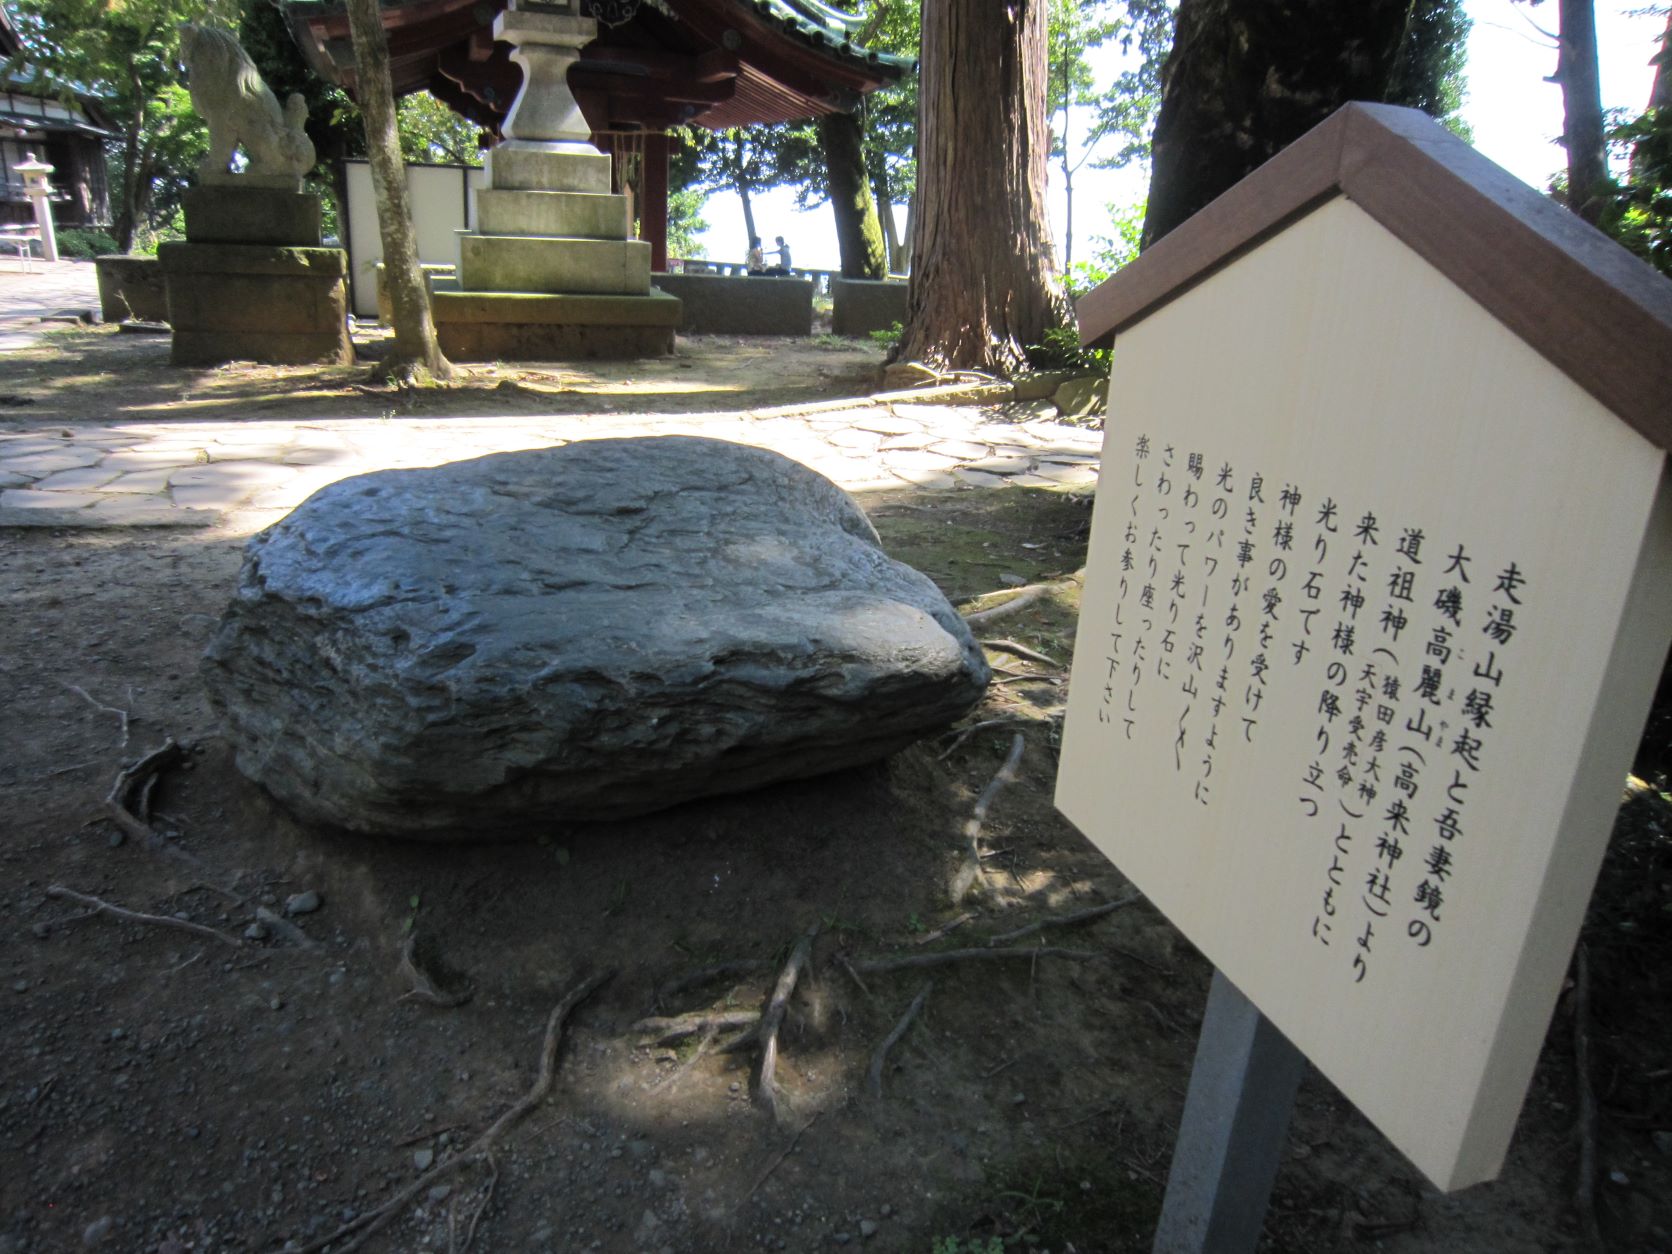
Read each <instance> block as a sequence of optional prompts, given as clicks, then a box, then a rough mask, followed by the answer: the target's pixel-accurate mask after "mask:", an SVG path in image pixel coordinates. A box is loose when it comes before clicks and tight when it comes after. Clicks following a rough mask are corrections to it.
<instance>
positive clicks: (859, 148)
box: [818, 113, 888, 279]
mask: <svg viewBox="0 0 1672 1254" xmlns="http://www.w3.org/2000/svg"><path fill="white" fill-rule="evenodd" d="M818 128H819V147H820V148H821V149H823V151H824V168H825V175H826V177H827V178H828V179H829V185H830V207H831V209H832V210H834V211H835V214H836V247H837V249H838V250H839V251H840V253H841V257H842V277H843V278H844V279H880V278H882V277H883V276H884V275H885V274H887V273H888V257H887V254H886V253H884V251H883V245H882V224H881V223H880V222H878V221H877V206H876V203H875V202H874V201H873V200H872V199H871V183H870V180H868V179H867V178H866V177H865V150H864V147H863V143H862V140H861V138H860V134H859V119H858V118H856V117H854V115H853V114H851V113H827V114H825V115H824V116H823V117H821V118H820V119H819V120H818Z"/></svg>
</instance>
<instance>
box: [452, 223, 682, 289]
mask: <svg viewBox="0 0 1672 1254" xmlns="http://www.w3.org/2000/svg"><path fill="white" fill-rule="evenodd" d="M459 288H460V290H462V291H466V292H549V293H554V294H557V293H577V294H609V295H621V296H644V295H647V294H648V293H649V291H650V245H649V244H647V243H645V242H644V241H643V240H597V239H565V240H558V239H543V238H539V237H534V236H522V235H476V234H472V233H470V232H463V231H461V232H460V233H459Z"/></svg>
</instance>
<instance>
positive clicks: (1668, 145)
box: [1598, 109, 1672, 275]
mask: <svg viewBox="0 0 1672 1254" xmlns="http://www.w3.org/2000/svg"><path fill="white" fill-rule="evenodd" d="M1608 139H1609V143H1610V145H1611V146H1613V147H1614V148H1615V150H1616V151H1617V152H1618V153H1619V154H1620V155H1621V156H1623V157H1624V158H1626V168H1627V173H1626V177H1625V179H1624V181H1623V182H1621V183H1619V184H1617V185H1616V188H1615V192H1614V195H1613V196H1612V197H1611V199H1610V201H1609V204H1608V208H1607V209H1606V210H1605V211H1604V213H1603V218H1602V221H1601V222H1600V223H1598V225H1599V226H1601V227H1602V229H1603V230H1604V231H1606V232H1608V234H1610V235H1612V236H1613V237H1614V238H1615V239H1616V240H1618V241H1619V242H1620V243H1621V244H1624V245H1625V246H1626V247H1627V248H1629V249H1631V251H1632V252H1634V253H1636V254H1637V255H1638V256H1639V257H1641V258H1643V260H1645V261H1647V262H1648V263H1649V264H1650V265H1652V266H1654V267H1655V269H1657V270H1659V271H1660V272H1661V273H1662V274H1665V275H1672V110H1669V109H1658V110H1657V109H1650V110H1648V111H1647V112H1645V113H1643V114H1641V115H1640V116H1638V117H1635V118H1633V119H1631V120H1630V121H1620V122H1616V123H1615V124H1614V125H1613V126H1612V127H1610V128H1609V132H1608Z"/></svg>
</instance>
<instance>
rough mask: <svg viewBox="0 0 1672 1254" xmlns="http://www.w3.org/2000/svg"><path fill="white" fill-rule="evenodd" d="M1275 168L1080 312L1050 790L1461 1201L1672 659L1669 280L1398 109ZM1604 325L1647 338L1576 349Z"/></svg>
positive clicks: (1371, 115) (1528, 1045)
mask: <svg viewBox="0 0 1672 1254" xmlns="http://www.w3.org/2000/svg"><path fill="white" fill-rule="evenodd" d="M1307 145H1310V148H1308V147H1306V146H1307ZM1284 162H1286V163H1287V164H1286V165H1284V167H1283V169H1282V170H1281V171H1280V172H1279V173H1280V175H1281V177H1279V178H1275V179H1274V178H1271V177H1269V172H1270V169H1271V167H1267V169H1266V170H1264V171H1261V172H1260V173H1258V174H1256V175H1255V176H1254V177H1253V178H1251V179H1250V180H1248V182H1247V183H1245V184H1244V185H1241V186H1240V187H1239V188H1238V189H1233V191H1232V192H1230V193H1227V195H1226V196H1225V197H1223V198H1222V199H1221V201H1219V202H1216V203H1215V205H1213V206H1210V207H1209V209H1208V210H1205V211H1204V213H1203V214H1202V215H1198V218H1197V219H1194V220H1192V222H1191V223H1189V224H1186V226H1185V227H1181V228H1180V229H1179V231H1178V232H1176V233H1175V234H1174V235H1173V236H1169V237H1168V239H1167V240H1164V241H1162V243H1161V244H1160V245H1158V246H1157V248H1155V249H1153V250H1151V251H1150V252H1149V253H1146V254H1145V257H1144V258H1143V259H1141V260H1140V263H1139V265H1138V266H1135V267H1133V268H1132V269H1131V270H1129V271H1128V272H1126V273H1125V274H1123V276H1121V277H1119V278H1117V279H1116V280H1113V281H1111V284H1110V285H1108V287H1109V289H1110V290H1107V291H1105V290H1102V289H1100V291H1099V292H1098V293H1094V294H1093V296H1090V297H1088V298H1087V299H1086V301H1085V302H1083V303H1082V305H1081V311H1080V312H1081V318H1082V327H1083V334H1084V337H1085V338H1086V339H1087V340H1088V341H1090V342H1097V341H1099V340H1103V341H1107V340H1108V338H1109V336H1110V335H1111V334H1113V336H1114V348H1115V353H1114V369H1113V374H1112V377H1111V383H1110V406H1109V419H1108V426H1107V435H1106V442H1105V446H1104V454H1103V469H1102V479H1101V482H1100V485H1099V489H1098V498H1097V506H1096V514H1095V521H1094V524H1093V530H1092V540H1091V553H1090V559H1089V566H1088V576H1087V581H1086V590H1085V597H1084V603H1083V607H1082V613H1081V619H1080V628H1079V636H1078V639H1077V642H1076V646H1075V655H1074V670H1073V675H1074V682H1073V684H1072V688H1071V694H1070V698H1069V707H1068V715H1067V722H1066V727H1065V732H1064V742H1063V753H1062V766H1061V773H1060V776H1059V781H1058V789H1057V804H1058V806H1059V807H1060V808H1061V809H1062V811H1063V812H1064V813H1065V814H1066V815H1067V816H1068V817H1069V818H1070V819H1071V820H1072V821H1073V822H1074V823H1075V824H1076V825H1077V826H1078V827H1079V828H1080V829H1081V830H1082V831H1084V832H1085V833H1086V834H1087V835H1088V836H1089V837H1090V838H1091V839H1092V840H1093V841H1094V842H1095V843H1096V844H1097V845H1098V846H1099V847H1100V848H1101V849H1102V850H1103V851H1104V852H1105V853H1106V854H1107V855H1108V856H1109V857H1110V858H1111V859H1112V860H1113V861H1114V862H1115V864H1116V865H1117V866H1119V868H1120V869H1121V871H1122V872H1124V873H1125V874H1126V875H1127V876H1128V877H1129V878H1131V879H1132V880H1133V882H1134V883H1135V884H1136V885H1137V886H1138V887H1139V888H1140V889H1142V890H1143V892H1144V893H1145V894H1146V895H1148V896H1149V897H1150V899H1151V900H1152V901H1153V902H1154V903H1155V904H1156V906H1157V907H1159V908H1160V909H1161V910H1162V911H1163V912H1164V913H1165V914H1166V915H1167V916H1168V918H1169V919H1170V920H1172V922H1173V923H1174V924H1175V925H1176V926H1178V927H1179V929H1180V930H1181V931H1182V932H1184V934H1185V935H1186V936H1187V937H1188V938H1189V939H1190V940H1191V942H1192V943H1193V944H1195V945H1196V946H1197V947H1198V948H1199V949H1200V950H1201V951H1202V952H1203V953H1204V954H1205V955H1206V956H1207V958H1208V959H1210V960H1211V961H1212V962H1213V963H1214V964H1215V965H1216V966H1217V967H1218V968H1219V969H1220V971H1222V972H1223V973H1224V975H1225V976H1226V977H1227V978H1228V979H1229V980H1230V981H1232V982H1233V983H1234V984H1235V986H1236V987H1237V988H1239V989H1241V990H1242V992H1243V993H1244V994H1246V995H1247V997H1248V998H1249V999H1250V1000H1251V1001H1252V1002H1253V1003H1254V1005H1255V1006H1257V1007H1258V1008H1259V1010H1260V1011H1261V1012H1262V1013H1263V1014H1264V1015H1265V1016H1266V1017H1267V1018H1268V1019H1269V1020H1270V1021H1271V1022H1272V1023H1273V1024H1275V1025H1276V1027H1277V1028H1278V1029H1279V1030H1280V1031H1281V1032H1282V1033H1283V1034H1284V1035H1286V1036H1287V1037H1288V1038H1289V1040H1290V1041H1292V1042H1293V1043H1294V1045H1295V1046H1296V1047H1298V1048H1299V1049H1300V1050H1301V1051H1302V1052H1303V1053H1304V1054H1305V1055H1306V1056H1307V1058H1309V1059H1310V1060H1311V1061H1312V1063H1313V1064H1314V1065H1315V1066H1317V1067H1318V1068H1319V1070H1321V1071H1322V1072H1323V1073H1324V1074H1325V1075H1326V1076H1328V1077H1329V1079H1330V1080H1332V1081H1333V1082H1334V1083H1335V1084H1336V1085H1337V1086H1338V1087H1339V1088H1340V1089H1341V1090H1342V1092H1343V1093H1345V1094H1346V1096H1347V1097H1348V1098H1349V1099H1350V1100H1352V1101H1353V1102H1354V1104H1355V1105H1357V1106H1358V1107H1359V1109H1360V1110H1362V1111H1363V1112H1364V1113H1365V1114H1366V1115H1367V1116H1368V1117H1369V1118H1370V1119H1371V1120H1372V1121H1373V1122H1374V1123H1375V1124H1376V1125H1377V1126H1378V1127H1379V1128H1381V1129H1382V1130H1383V1131H1384V1132H1385V1133H1386V1134H1387V1135H1388V1137H1389V1138H1390V1139H1391V1140H1392V1141H1393V1143H1394V1144H1395V1145H1396V1146H1397V1147H1398V1148H1399V1149H1400V1150H1402V1151H1403V1152H1404V1153H1405V1154H1406V1155H1407V1156H1408V1157H1409V1158H1410V1159H1411V1161H1412V1162H1413V1163H1415V1164H1416V1166H1417V1167H1418V1168H1419V1169H1421V1170H1422V1172H1423V1173H1424V1174H1425V1175H1427V1176H1428V1177H1429V1179H1431V1180H1432V1181H1433V1182H1434V1183H1435V1184H1437V1185H1438V1186H1440V1187H1441V1188H1445V1189H1457V1188H1461V1187H1464V1186H1466V1185H1469V1184H1473V1183H1475V1182H1477V1181H1481V1180H1486V1179H1489V1178H1491V1177H1492V1176H1494V1175H1495V1174H1496V1173H1497V1171H1498V1169H1499V1167H1500V1164H1501V1162H1502V1160H1503V1156H1504V1152H1505V1149H1506V1147H1507V1145H1508V1142H1509V1137H1510V1133H1511V1130H1512V1128H1513V1126H1514V1123H1515V1120H1516V1117H1517V1114H1518V1112H1519V1110H1520V1106H1521V1102H1522V1098H1523V1096H1524V1094H1525V1091H1526V1088H1527V1085H1528V1082H1529V1080H1530V1078H1531V1075H1532V1072H1533V1067H1534V1063H1535V1061H1536V1059H1537V1055H1538V1051H1539V1048H1540V1046H1541V1044H1542V1042H1543V1039H1544V1033H1545V1029H1546V1026H1547V1024H1548V1021H1549V1017H1550V1014H1551V1011H1552V1008H1553V1006H1554V1003H1555V999H1556V997H1557V995H1558V993H1559V991H1560V988H1561V984H1562V979H1563V974H1564V971H1565V969H1566V967H1567V963H1568V960H1569V956H1570V954H1571V952H1572V948H1573V944H1574V940H1575V938H1576V936H1577V934H1578V930H1579V926H1580V923H1581V920H1582V918H1583V914H1584V910H1585V906H1586V902H1587V900H1588V897H1589V894H1590V890H1591V887H1592V884H1593V882H1594V879H1595V876H1596V872H1597V868H1598V866H1599V864H1600V861H1601V858H1602V854H1603V852H1604V849H1605V847H1606V844H1607V840H1608V835H1609V830H1610V826H1611V821H1612V816H1613V812H1614V809H1615V807H1616V806H1617V804H1618V800H1619V795H1620V790H1621V785H1622V782H1623V780H1624V776H1625V772H1626V768H1627V765H1628V764H1629V762H1630V758H1631V752H1632V749H1633V747H1634V745H1635V743H1636V740H1637V737H1638V735H1639V734H1640V732H1641V729H1642V726H1643V722H1644V718H1645V716H1646V714H1647V710H1648V703H1649V701H1650V698H1651V696H1652V693H1653V690H1654V687H1655V681H1656V678H1657V677H1658V675H1659V671H1660V666H1661V663H1662V661H1663V659H1664V658H1665V656H1666V646H1667V641H1668V639H1669V637H1672V592H1669V591H1668V590H1669V589H1672V492H1669V490H1668V486H1667V480H1666V476H1665V456H1664V452H1663V448H1664V445H1665V438H1664V433H1663V427H1662V424H1664V423H1665V422H1666V420H1667V415H1666V412H1665V407H1666V405H1667V404H1668V402H1669V401H1672V392H1669V391H1668V389H1667V388H1666V387H1665V383H1666V380H1665V377H1664V372H1665V370H1666V368H1667V367H1666V365H1665V363H1666V362H1667V361H1672V285H1668V284H1666V283H1665V281H1664V280H1663V279H1661V278H1660V277H1659V276H1657V275H1654V274H1653V273H1652V272H1649V271H1648V270H1647V267H1641V266H1640V263H1637V262H1635V261H1634V260H1633V259H1630V258H1624V261H1625V262H1626V263H1629V264H1628V265H1625V266H1620V265H1619V260H1618V259H1616V258H1614V257H1613V255H1612V253H1605V252H1599V251H1597V250H1596V249H1595V248H1594V247H1593V242H1592V240H1591V238H1590V236H1591V235H1592V234H1593V233H1591V232H1590V230H1589V228H1587V227H1584V226H1583V225H1582V224H1579V223H1577V222H1576V221H1572V222H1570V221H1568V220H1566V218H1567V215H1566V214H1565V211H1563V210H1561V209H1559V208H1556V207H1555V206H1553V205H1549V204H1548V203H1547V202H1545V201H1544V199H1543V198H1542V197H1540V196H1539V195H1538V194H1537V193H1535V192H1533V191H1531V189H1528V188H1525V187H1523V186H1522V185H1520V184H1518V183H1515V182H1514V181H1513V180H1511V179H1509V178H1508V176H1506V175H1504V174H1503V173H1502V172H1501V171H1498V170H1497V169H1496V167H1493V166H1491V165H1490V164H1489V163H1486V162H1485V161H1484V160H1483V159H1481V158H1479V157H1478V156H1477V155H1476V154H1474V153H1473V152H1472V150H1470V149H1468V148H1467V147H1466V146H1465V145H1463V144H1461V143H1460V142H1459V141H1456V140H1454V139H1452V138H1451V137H1450V136H1449V135H1446V134H1445V132H1443V131H1442V130H1441V129H1440V128H1439V127H1438V126H1435V125H1434V124H1432V123H1430V122H1428V121H1427V120H1426V119H1422V118H1421V117H1420V115H1411V114H1410V113H1409V112H1408V111H1404V110H1392V109H1386V108H1379V107H1369V106H1349V108H1348V110H1344V111H1343V113H1342V114H1339V115H1337V117H1336V118H1335V119H1332V120H1331V122H1329V123H1326V124H1325V126H1324V127H1322V128H1320V129H1319V131H1317V132H1314V133H1313V135H1312V136H1309V137H1308V138H1307V139H1305V140H1303V141H1301V143H1300V144H1297V145H1296V146H1295V147H1294V148H1292V149H1290V150H1289V152H1288V153H1285V154H1284V155H1283V156H1282V157H1280V158H1279V159H1278V161H1276V162H1273V163H1272V164H1273V166H1277V165H1279V164H1280V163H1284ZM1262 176H1268V177H1266V178H1265V179H1264V180H1263V181H1262ZM1355 180H1358V182H1356V183H1355ZM1250 184H1252V185H1253V187H1252V188H1250V186H1249V185H1250ZM1239 193H1240V194H1241V195H1240V198H1239ZM1547 212H1548V213H1550V214H1555V215H1560V216H1561V217H1562V219H1564V220H1563V221H1560V222H1554V223H1553V222H1552V220H1549V219H1548V218H1547V216H1546V215H1547ZM1204 219H1205V220H1206V221H1205V225H1204ZM1573 228H1577V231H1578V232H1579V233H1577V234H1576V233H1575V232H1574V229H1573ZM1574 240H1577V241H1579V243H1577V244H1576V243H1574V242H1573V241H1574ZM1597 242H1600V243H1601V244H1602V246H1603V248H1604V249H1612V250H1614V251H1615V252H1617V251H1619V250H1617V249H1614V246H1613V245H1612V244H1609V243H1607V241H1602V240H1601V238H1600V237H1597ZM1493 249H1498V250H1504V251H1507V254H1508V255H1507V257H1505V256H1503V255H1498V256H1496V257H1493V256H1490V255H1489V250H1493ZM1587 249H1588V250H1590V252H1587V251H1586V250H1587ZM1518 250H1519V251H1518ZM1621 256H1622V257H1623V256H1624V255H1623V254H1621ZM1597 257H1602V258H1605V260H1604V261H1603V262H1602V263H1600V269H1599V263H1597V262H1596V260H1595V258H1597ZM1530 259H1531V260H1530ZM1535 262H1537V264H1538V266H1542V267H1543V268H1542V269H1539V268H1537V266H1534V263H1535ZM1529 266H1534V268H1533V269H1532V271H1531V272H1530V273H1529ZM1564 266H1565V267H1566V269H1564V268H1563V267H1564ZM1145 267H1147V268H1145ZM1639 271H1641V273H1639ZM1622 274H1623V275H1625V276H1627V277H1626V278H1625V279H1624V280H1621V279H1620V275H1622ZM1552 275H1554V276H1555V278H1554V279H1553V278H1552V277H1551V276H1552ZM1557 282H1560V283H1566V284H1568V286H1566V287H1564V286H1560V285H1558V286H1551V284H1552V283H1557ZM1122 284H1124V286H1120V285H1122ZM1657 285H1658V286H1657ZM1506 289H1507V292H1508V294H1507V295H1506ZM1662 289H1664V290H1662ZM1535 300H1536V301H1537V302H1539V303H1540V304H1539V305H1537V306H1534V305H1530V304H1529V302H1530V301H1535ZM1657 301H1658V304H1657V303H1656V302H1657ZM1574 302H1577V310H1578V312H1577V313H1576V312H1575V305H1574ZM1511 305H1513V306H1514V308H1508V307H1507V306H1511ZM1599 309H1601V310H1604V311H1612V312H1609V313H1608V314H1607V316H1609V317H1611V318H1613V319H1615V321H1614V322H1613V323H1612V324H1610V325H1608V326H1606V327H1604V328H1603V330H1605V331H1606V332H1607V333H1608V335H1609V337H1610V338H1612V337H1615V336H1625V335H1627V334H1629V333H1630V330H1629V328H1628V327H1627V326H1625V325H1622V320H1623V321H1624V322H1630V320H1631V319H1633V318H1635V319H1637V320H1638V322H1637V323H1636V324H1633V325H1636V326H1637V327H1638V328H1639V330H1641V327H1642V326H1643V325H1647V326H1648V327H1649V328H1650V331H1651V333H1652V336H1653V338H1652V339H1651V340H1650V341H1649V342H1644V341H1641V340H1639V341H1637V342H1635V343H1633V342H1630V341H1626V342H1624V343H1621V342H1617V341H1616V342H1615V343H1614V345H1613V347H1612V348H1611V349H1610V357H1609V359H1608V360H1585V361H1580V362H1579V363H1578V365H1577V367H1574V363H1573V362H1571V361H1568V360H1565V355H1567V354H1574V355H1576V356H1580V357H1584V356H1586V354H1585V353H1584V352H1583V351H1582V350H1581V351H1579V352H1577V353H1575V350H1574V347H1573V345H1571V344H1558V343H1557V341H1558V340H1560V339H1561V338H1562V336H1563V335H1564V334H1565V331H1564V320H1584V319H1587V318H1592V317H1596V316H1601V315H1599V314H1597V313H1596V311H1597V310H1599ZM1529 327H1531V328H1533V329H1532V330H1531V331H1529ZM1588 334H1590V335H1591V336H1592V338H1593V339H1594V338H1595V328H1593V329H1592V331H1591V332H1589V333H1588ZM1634 355H1642V356H1646V357H1650V358H1658V359H1659V361H1658V362H1649V363H1646V364H1645V363H1644V362H1642V361H1638V362H1637V363H1636V364H1632V361H1631V360H1630V359H1631V358H1632V357H1633V356H1634ZM1590 356H1592V357H1594V353H1593V354H1590ZM1656 371H1659V372H1661V373H1660V375H1658V376H1657V375H1656V374H1655V372H1656ZM1633 372H1636V373H1633ZM1645 372H1647V373H1646V374H1645ZM1599 393H1600V396H1599Z"/></svg>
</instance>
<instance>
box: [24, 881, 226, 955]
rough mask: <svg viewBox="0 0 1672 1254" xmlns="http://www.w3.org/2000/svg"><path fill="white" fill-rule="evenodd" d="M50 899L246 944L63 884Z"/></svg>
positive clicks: (56, 886) (49, 893) (54, 887)
mask: <svg viewBox="0 0 1672 1254" xmlns="http://www.w3.org/2000/svg"><path fill="white" fill-rule="evenodd" d="M46 895H47V896H48V897H62V898H66V899H68V900H70V901H78V902H80V903H81V904H82V905H84V906H89V907H91V908H92V911H93V913H94V914H108V915H110V916H111V917H112V918H117V919H126V920H127V921H128V922H129V923H149V924H152V925H154V926H156V927H171V928H173V929H174V930H175V931H177V932H190V933H192V935H194V936H207V937H210V938H211V939H213V940H218V941H220V942H221V944H223V945H231V946H232V947H233V948H234V949H238V948H241V947H242V946H243V944H244V942H243V941H241V940H239V939H238V938H237V937H236V936H233V935H232V934H231V933H230V932H221V931H217V930H216V929H215V928H212V927H205V926H204V925H203V924H201V923H192V922H191V921H189V920H187V919H175V918H170V917H169V916H168V915H165V914H145V913H143V912H141V911H138V910H129V909H127V908H126V907H124V906H118V905H114V904H112V903H111V902H108V901H106V900H104V899H103V898H102V897H90V896H88V895H87V894H86V893H78V892H76V891H75V890H74V889H73V888H65V887H64V886H63V885H62V884H54V885H52V886H51V887H50V888H48V889H47V890H46Z"/></svg>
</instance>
